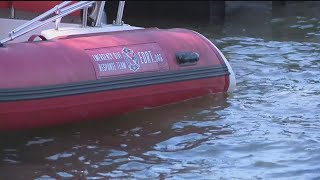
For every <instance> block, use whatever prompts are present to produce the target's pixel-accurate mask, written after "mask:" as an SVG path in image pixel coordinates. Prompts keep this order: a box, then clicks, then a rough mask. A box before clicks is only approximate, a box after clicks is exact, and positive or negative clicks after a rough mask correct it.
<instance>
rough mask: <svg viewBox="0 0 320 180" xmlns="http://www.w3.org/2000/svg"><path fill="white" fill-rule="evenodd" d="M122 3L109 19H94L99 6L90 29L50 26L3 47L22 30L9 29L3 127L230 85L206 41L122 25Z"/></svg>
mask: <svg viewBox="0 0 320 180" xmlns="http://www.w3.org/2000/svg"><path fill="white" fill-rule="evenodd" d="M93 3H96V2H95V1H92V3H89V4H85V1H83V2H79V4H83V6H81V7H78V8H81V9H83V8H87V7H88V6H89V5H92V4H93ZM75 5H77V4H72V5H70V6H75ZM103 5H104V4H103V3H101V2H100V4H99V3H98V5H96V8H98V9H102V8H101V6H103ZM78 6H80V5H78ZM123 6H124V2H120V5H119V12H118V17H117V20H116V21H115V22H114V23H113V24H107V25H103V24H101V22H98V21H99V18H100V19H101V14H100V12H99V11H98V13H97V16H96V17H97V19H98V20H97V23H96V26H93V27H86V24H83V27H79V28H73V29H72V28H69V29H68V28H66V29H64V30H63V29H59V30H55V29H51V30H47V31H43V32H42V34H41V35H35V36H31V37H30V38H29V40H28V41H26V42H20V43H11V44H8V43H6V42H7V41H9V40H12V39H14V38H15V35H16V36H18V35H20V34H18V32H14V31H11V32H10V33H11V34H10V36H9V38H6V39H4V40H2V41H1V46H2V47H0V131H8V130H17V129H25V128H36V127H45V126H51V125H58V124H64V123H70V122H76V121H81V120H90V119H96V118H102V117H108V116H112V115H116V114H121V113H125V112H129V111H134V110H138V109H143V108H146V107H157V106H161V105H165V104H169V103H174V102H178V101H182V100H186V99H190V98H193V97H199V96H204V95H207V94H209V93H217V92H227V91H232V90H233V89H234V88H235V77H234V73H233V72H232V69H231V67H230V65H229V63H228V61H227V60H226V59H225V57H224V56H223V54H222V53H221V52H220V51H219V49H217V47H216V46H215V45H213V44H212V43H211V42H210V41H209V40H208V39H206V38H205V37H203V36H202V35H200V34H198V33H196V32H194V31H190V30H186V29H167V30H163V29H158V28H149V29H144V28H138V27H133V26H129V25H125V24H123V23H122V21H121V18H122V13H123ZM63 10H64V9H62V10H61V12H62V13H63V12H68V13H72V12H73V11H70V12H69V11H63ZM67 10H68V9H67ZM84 12H86V11H84ZM58 15H59V14H58ZM63 15H64V14H63ZM85 15H86V14H85ZM85 15H84V19H86V17H85ZM99 16H100V17H99ZM57 18H59V17H57ZM118 18H119V19H118ZM49 21H52V19H49ZM42 22H43V24H46V23H47V22H46V21H42ZM85 23H86V22H85ZM99 23H100V24H99ZM29 24H30V23H29ZM35 28H37V27H35ZM24 33H25V32H23V33H21V34H24ZM37 37H40V38H41V41H34V39H35V38H37Z"/></svg>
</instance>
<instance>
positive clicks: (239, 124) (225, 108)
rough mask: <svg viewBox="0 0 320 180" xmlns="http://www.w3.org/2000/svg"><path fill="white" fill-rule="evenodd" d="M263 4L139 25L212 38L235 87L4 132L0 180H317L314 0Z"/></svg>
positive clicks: (318, 69)
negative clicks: (213, 19) (211, 18)
mask: <svg viewBox="0 0 320 180" xmlns="http://www.w3.org/2000/svg"><path fill="white" fill-rule="evenodd" d="M263 3H264V4H260V5H259V6H257V8H255V9H253V8H247V7H245V6H242V7H241V8H239V5H238V6H237V3H234V4H232V3H231V4H230V3H228V9H229V10H228V11H227V17H226V21H225V23H224V25H223V26H216V25H208V24H197V22H190V23H187V24H186V23H180V24H179V23H178V24H177V22H174V20H172V22H160V21H152V22H147V20H144V21H141V20H140V21H139V22H138V23H137V24H138V25H142V26H158V27H162V28H164V27H186V28H190V29H193V30H196V31H199V32H200V33H202V34H204V35H206V36H207V37H209V38H210V39H211V40H212V41H213V42H215V43H216V44H217V46H218V47H219V48H220V49H221V50H222V52H223V53H224V54H225V55H226V57H227V59H228V60H229V61H230V63H231V65H232V67H233V69H234V71H235V73H236V78H237V83H238V84H237V85H238V88H237V90H236V91H235V92H234V93H233V94H230V95H226V94H216V95H210V96H207V97H202V98H197V99H193V100H189V101H186V102H182V103H178V104H173V105H169V106H165V107H161V108H157V109H148V110H143V111H139V112H133V113H128V114H126V115H123V116H119V117H115V118H110V119H106V120H101V121H95V122H86V123H81V124H76V125H68V126H63V127H56V128H48V129H41V130H31V131H26V132H20V133H6V134H1V137H0V160H1V161H0V179H54V178H55V179H61V178H74V179H77V178H78V179H79V178H80V179H104V178H108V179H124V178H138V179H163V178H165V179H275V178H277V179H320V165H319V162H320V133H319V132H320V98H319V95H320V84H319V83H320V39H319V37H320V21H319V20H320V11H319V7H320V3H319V2H288V4H287V5H286V6H285V7H282V8H281V7H278V8H273V9H272V8H271V7H270V3H269V2H266V3H265V2H263ZM134 21H135V20H133V19H130V20H128V23H130V24H135V23H134ZM139 23H140V24H139Z"/></svg>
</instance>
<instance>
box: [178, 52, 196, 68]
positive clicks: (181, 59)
mask: <svg viewBox="0 0 320 180" xmlns="http://www.w3.org/2000/svg"><path fill="white" fill-rule="evenodd" d="M176 58H177V61H178V63H179V65H181V66H189V65H195V64H197V62H198V61H199V58H200V56H199V54H198V53H196V52H177V53H176Z"/></svg>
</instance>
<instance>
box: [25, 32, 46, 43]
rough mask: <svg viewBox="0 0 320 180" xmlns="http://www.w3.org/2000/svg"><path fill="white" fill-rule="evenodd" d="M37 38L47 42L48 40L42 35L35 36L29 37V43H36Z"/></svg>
mask: <svg viewBox="0 0 320 180" xmlns="http://www.w3.org/2000/svg"><path fill="white" fill-rule="evenodd" d="M37 37H39V38H40V39H41V40H42V41H47V38H46V37H44V36H42V35H38V34H35V35H32V36H30V37H29V39H28V41H29V42H32V41H34V40H35V39H36V38H37Z"/></svg>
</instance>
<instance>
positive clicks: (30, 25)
mask: <svg viewBox="0 0 320 180" xmlns="http://www.w3.org/2000/svg"><path fill="white" fill-rule="evenodd" d="M95 2H96V1H80V2H77V3H74V4H72V5H69V6H67V7H65V6H66V5H68V4H70V3H71V1H64V2H62V3H61V4H59V5H56V6H55V7H54V8H52V9H50V10H48V11H47V12H45V13H43V14H41V15H39V16H37V17H36V18H34V19H32V20H30V21H28V22H26V23H24V24H22V25H21V26H19V27H17V28H15V29H14V30H12V31H10V32H9V37H7V38H5V39H2V40H1V41H0V46H1V45H3V44H4V43H6V42H8V41H11V40H13V39H15V38H17V37H19V36H21V35H24V34H26V33H28V32H30V31H32V30H34V29H37V28H39V27H41V26H44V25H47V24H49V23H51V22H54V21H55V20H58V19H61V18H62V17H64V16H67V15H69V14H71V13H73V12H75V11H77V10H80V9H83V8H88V7H90V6H91V5H92V4H93V3H95ZM53 13H55V14H56V15H55V16H53V17H51V18H49V19H47V20H44V21H41V20H42V19H44V18H46V17H47V16H49V15H51V14H53ZM99 13H102V12H99ZM38 21H41V22H40V23H38V24H35V23H36V22H38Z"/></svg>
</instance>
